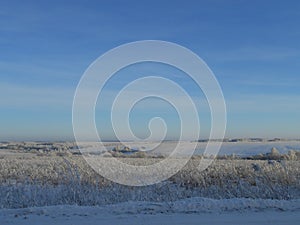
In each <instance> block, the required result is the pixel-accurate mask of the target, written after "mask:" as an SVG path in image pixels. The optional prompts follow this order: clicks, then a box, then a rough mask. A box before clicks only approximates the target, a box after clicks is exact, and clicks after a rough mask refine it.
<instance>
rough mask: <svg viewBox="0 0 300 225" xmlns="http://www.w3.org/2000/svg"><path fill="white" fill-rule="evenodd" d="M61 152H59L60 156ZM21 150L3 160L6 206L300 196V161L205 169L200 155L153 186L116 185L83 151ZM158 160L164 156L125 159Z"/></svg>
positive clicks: (232, 162)
mask: <svg viewBox="0 0 300 225" xmlns="http://www.w3.org/2000/svg"><path fill="white" fill-rule="evenodd" d="M58 155H59V156H58ZM58 155H57V154H53V155H52V154H48V155H43V156H37V155H36V154H35V155H33V154H19V155H12V156H6V157H4V158H1V159H0V207H1V208H17V207H28V206H43V205H56V204H78V205H104V204H109V203H116V202H123V201H129V200H132V201H136V200H138V201H174V200H178V199H182V198H188V197H194V196H197V197H209V198H235V197H246V198H271V199H295V198H300V161H296V160H295V159H296V158H295V157H298V156H297V154H296V152H289V153H288V154H287V157H289V158H288V159H289V160H284V159H283V160H278V161H277V160H254V159H251V160H246V159H238V158H235V159H232V157H224V158H223V159H218V160H215V161H214V162H213V164H212V165H211V166H210V167H208V168H207V169H206V170H204V171H199V170H198V169H197V166H198V165H199V163H200V160H201V159H202V157H194V158H193V159H192V160H190V162H189V163H188V164H187V165H186V166H185V167H184V168H183V169H182V170H181V171H180V172H179V173H177V174H176V175H174V176H172V177H171V178H170V179H169V180H167V181H165V182H163V183H160V184H156V185H152V186H147V187H128V186H122V185H118V184H114V183H112V182H110V181H108V180H107V179H104V178H103V177H101V176H100V175H99V174H97V173H96V172H95V171H93V170H92V169H91V168H90V167H89V165H88V164H87V163H86V162H85V160H84V159H83V158H82V156H80V155H65V154H62V155H61V154H58ZM120 160H122V161H124V162H127V163H129V164H135V165H147V164H153V163H155V162H157V161H159V160H161V159H159V158H154V157H152V158H147V157H146V158H126V157H124V158H120Z"/></svg>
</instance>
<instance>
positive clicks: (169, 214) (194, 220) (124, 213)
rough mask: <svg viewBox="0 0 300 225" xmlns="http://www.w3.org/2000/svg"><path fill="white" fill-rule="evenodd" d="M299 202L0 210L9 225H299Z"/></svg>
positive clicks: (3, 222)
mask: <svg viewBox="0 0 300 225" xmlns="http://www.w3.org/2000/svg"><path fill="white" fill-rule="evenodd" d="M299 212H300V200H290V201H285V200H280V201H278V200H262V199H227V200H226V199H224V200H213V199H206V198H190V199H185V200H180V201H176V202H161V203H158V202H126V203H119V204H113V205H108V206H105V207H97V206H93V207H91V206H69V205H61V206H48V207H36V208H26V209H2V210H0V221H1V225H6V224H7V225H9V224H14V225H15V224H24V225H27V224H28V225H31V224H45V225H48V224H55V225H59V224H64V225H82V224H87V225H96V224H103V225H106V224H107V225H108V224H128V225H129V224H130V225H134V224H157V225H158V224H160V225H161V224H174V225H177V224H212V225H217V224H231V225H232V224H244V225H247V224H278V225H279V224H280V225H282V224H285V225H289V224H298V223H299V221H300V213H299Z"/></svg>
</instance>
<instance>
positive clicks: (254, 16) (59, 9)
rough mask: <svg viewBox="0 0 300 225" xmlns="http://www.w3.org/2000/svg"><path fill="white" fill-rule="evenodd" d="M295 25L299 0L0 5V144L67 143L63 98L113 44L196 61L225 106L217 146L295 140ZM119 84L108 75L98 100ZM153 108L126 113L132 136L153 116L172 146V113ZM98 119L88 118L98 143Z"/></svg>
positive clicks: (103, 115) (299, 112) (298, 115)
mask: <svg viewBox="0 0 300 225" xmlns="http://www.w3.org/2000/svg"><path fill="white" fill-rule="evenodd" d="M299 24H300V3H299V1H284V2H283V1H238V0H237V1H86V2H85V1H1V3H0V96H1V97H0V140H3V141H4V140H68V139H72V138H73V133H72V101H73V95H74V92H75V89H76V86H77V84H78V82H79V80H80V78H81V76H82V74H83V73H84V71H85V69H86V68H87V67H88V66H89V64H90V63H92V62H93V61H94V60H95V59H96V58H97V57H99V56H100V55H102V54H103V53H105V52H106V51H108V50H110V49H112V48H114V47H117V46H118V45H121V44H125V43H127V42H132V41H138V40H147V39H156V40H164V41H171V42H175V43H177V44H180V45H183V46H185V47H187V48H189V49H191V50H192V51H194V52H195V53H196V54H198V55H199V56H200V57H201V58H202V59H204V60H205V61H206V63H207V64H208V66H209V67H210V68H211V69H212V70H213V72H214V74H215V76H216V77H217V79H218V81H219V83H220V85H221V87H222V90H223V94H224V96H225V99H226V104H227V111H228V124H227V133H226V136H227V137H249V136H251V137H257V136H259V137H260V136H261V137H286V138H299V134H300V128H299V127H300V104H299V102H300V88H299V86H300V72H299V71H300V41H299V40H300V28H299ZM137 71H141V72H142V73H155V71H156V72H157V71H159V73H166V74H169V75H166V76H169V78H170V79H173V80H174V81H178V82H181V83H182V84H183V86H184V88H185V89H186V90H187V91H188V92H189V93H190V94H191V95H192V96H194V98H195V99H197V97H199V96H201V95H202V94H201V91H200V90H196V88H194V87H193V84H192V82H190V81H189V80H188V78H183V77H180V76H179V77H180V78H178V76H176V74H177V75H178V74H180V73H179V72H176V71H175V72H174V71H173V70H172V69H164V68H161V67H160V66H157V65H156V66H153V67H151V66H149V65H142V66H140V67H137V68H136V70H135V69H134V68H129V69H128V70H127V72H126V71H124V72H123V73H124V74H127V75H128V74H134V73H137ZM142 73H139V74H142ZM172 75H174V77H173V78H172ZM122 77H124V76H122ZM176 77H177V78H176ZM180 79H181V80H180ZM129 80H130V79H128V80H127V79H123V80H121V82H120V79H117V75H116V79H112V80H111V83H110V84H109V85H108V86H107V91H114V90H115V91H116V89H117V88H118V87H119V86H118V85H120V83H126V81H129ZM118 81H119V83H118ZM155 101H157V100H153V101H152V105H154V106H156V107H154V108H153V109H152V110H151V109H147V111H145V110H143V109H145V106H143V104H144V105H147V103H146V102H144V103H143V102H141V105H140V107H137V109H136V110H134V111H133V114H132V118H131V119H132V125H133V130H135V131H136V133H138V135H140V136H141V137H145V136H147V132H148V131H147V129H146V128H147V126H145V124H147V123H146V121H147V119H149V118H150V117H151V116H155V115H161V116H162V117H164V116H165V118H167V119H166V120H167V121H169V122H168V123H169V124H175V125H174V126H173V127H172V130H173V132H171V133H170V138H172V137H173V136H174V135H175V134H176V132H177V129H178V126H177V125H176V124H177V122H178V120H177V119H178V118H177V119H176V113H174V109H172V108H171V107H169V108H168V110H165V109H164V107H166V106H161V107H160V105H161V104H160V103H157V104H156V103H155ZM202 104H203V103H199V104H198V108H201V109H204V110H203V112H202V113H200V114H201V115H200V117H201V118H200V121H201V122H202V124H203V133H202V136H201V137H206V136H207V135H208V133H209V119H210V117H209V113H207V112H206V110H205V107H207V106H205V104H204V105H202ZM108 105H109V104H108ZM99 107H100V106H99ZM108 112H109V109H108V108H103V107H102V108H101V107H100V108H99V111H98V113H97V115H96V117H97V118H96V121H98V129H99V130H101V132H102V133H103V134H104V137H105V138H106V139H109V138H110V137H111V128H110V125H109V123H108V121H107V115H108V114H107V113H108ZM166 112H168V113H166ZM143 127H145V129H143Z"/></svg>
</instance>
